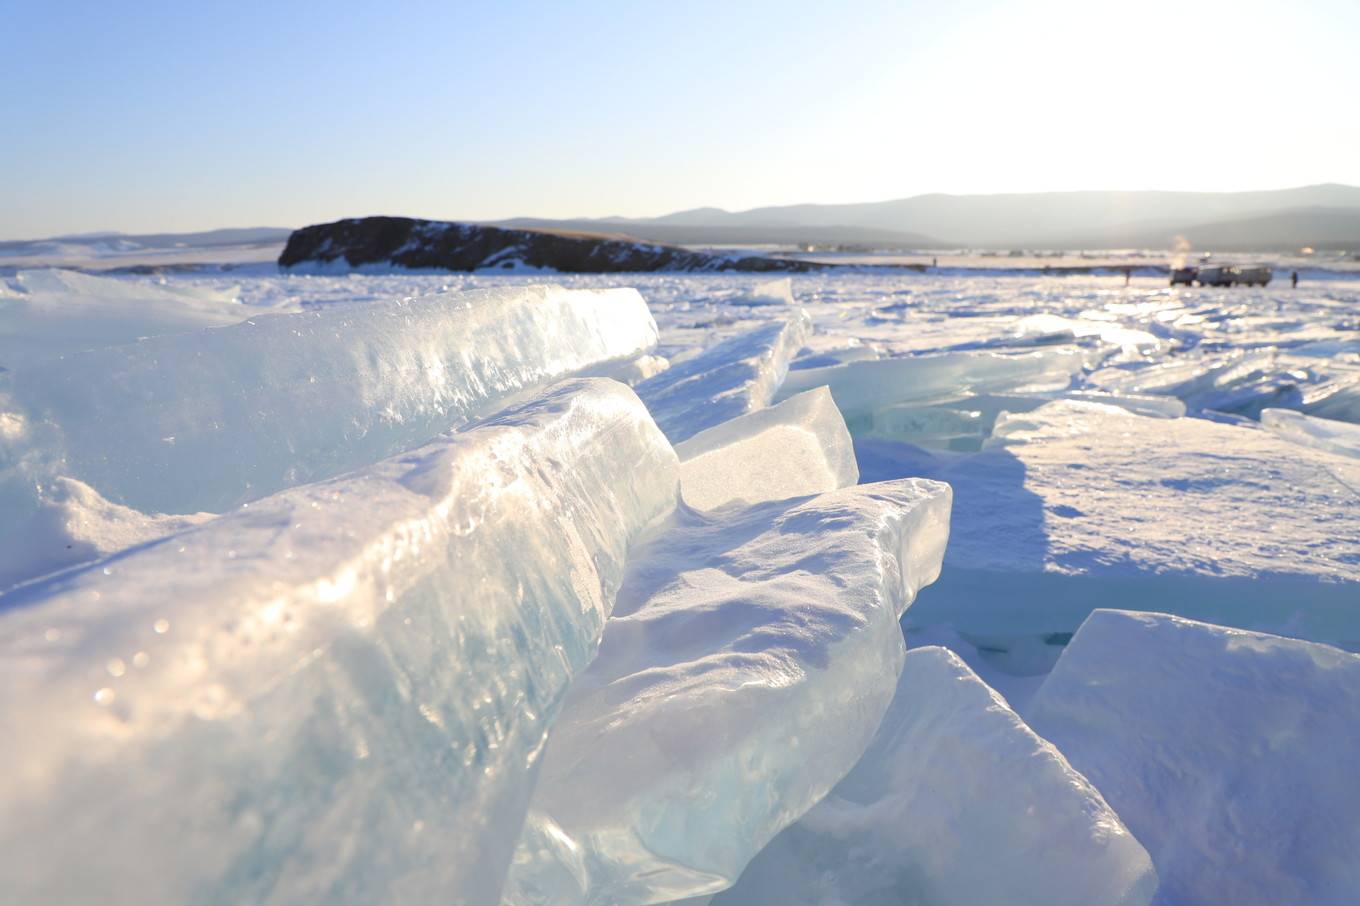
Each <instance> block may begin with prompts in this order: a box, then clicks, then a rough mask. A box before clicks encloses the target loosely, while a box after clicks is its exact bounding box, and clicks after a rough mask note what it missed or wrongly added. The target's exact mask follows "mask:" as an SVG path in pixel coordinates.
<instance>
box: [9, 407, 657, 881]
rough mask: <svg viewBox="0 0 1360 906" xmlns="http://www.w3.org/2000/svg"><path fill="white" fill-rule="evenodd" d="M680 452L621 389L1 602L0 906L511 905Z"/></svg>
mask: <svg viewBox="0 0 1360 906" xmlns="http://www.w3.org/2000/svg"><path fill="white" fill-rule="evenodd" d="M676 492H677V466H676V460H675V455H674V453H673V451H672V450H671V448H670V446H669V444H667V443H666V441H665V438H664V437H663V436H662V435H661V433H660V432H659V431H658V430H657V429H656V427H655V425H654V424H653V422H652V421H651V419H650V418H649V417H648V415H647V412H646V410H645V409H644V407H643V406H642V404H641V403H640V402H639V400H638V399H637V397H636V396H635V395H634V394H633V393H632V392H631V391H630V390H628V389H627V388H626V387H624V386H623V385H621V384H618V383H615V382H611V381H602V380H586V381H569V382H566V383H563V384H559V385H556V386H555V387H554V388H552V389H551V390H549V391H548V392H546V393H545V394H544V395H543V396H541V397H538V398H536V399H534V400H532V401H530V402H527V403H525V404H524V405H523V406H522V407H521V408H518V409H515V410H512V411H509V412H507V413H505V414H503V415H501V416H498V417H497V418H495V419H493V420H491V421H489V422H487V423H486V424H484V425H482V426H479V427H476V428H473V429H470V430H468V431H467V432H465V433H461V434H455V435H452V436H451V437H446V438H443V439H440V440H437V441H435V442H432V443H430V444H428V445H426V446H424V447H420V448H418V449H416V450H414V451H412V452H408V453H404V454H402V455H399V456H397V457H395V458H392V459H389V460H386V461H383V462H379V463H377V464H375V465H372V466H370V467H367V468H364V469H362V470H360V471H357V472H354V473H352V474H350V475H347V476H345V477H341V478H336V479H332V480H329V481H326V482H322V483H319V484H313V485H306V486H301V487H298V488H294V489H291V490H288V491H284V492H281V493H279V494H276V495H273V496H271V497H267V498H265V499H263V500H260V501H257V502H255V503H253V504H251V505H249V506H248V507H244V508H242V509H240V510H238V511H236V512H234V513H232V514H230V515H227V516H222V517H219V518H217V519H214V520H212V521H210V522H208V523H205V524H203V525H201V526H199V527H197V528H193V529H189V530H187V531H184V532H182V533H180V534H177V535H171V536H169V537H167V538H164V539H162V540H160V541H158V542H154V543H152V544H150V545H147V546H144V547H141V548H134V549H132V550H130V551H127V552H125V553H124V554H121V555H118V556H115V557H111V558H109V559H106V560H104V561H101V562H97V563H95V564H93V565H91V566H89V567H87V568H84V569H80V570H78V571H73V572H68V573H63V574H60V575H58V576H55V577H53V578H50V579H47V580H44V581H42V582H39V583H36V584H30V585H26V586H21V587H20V588H19V589H16V590H14V591H11V592H10V593H9V594H8V595H6V596H4V597H0V737H3V738H4V739H5V740H6V749H5V754H6V769H5V771H4V772H3V774H0V901H3V902H7V903H39V902H51V903H58V902H95V901H98V902H109V903H132V902H136V903H146V902H155V903H189V902H217V903H244V902H278V903H291V902H328V903H372V902H381V901H387V900H392V901H404V902H448V903H464V904H469V906H472V904H485V903H494V902H496V900H497V898H498V896H499V891H500V886H501V881H502V877H503V874H504V870H505V867H506V865H507V864H508V861H509V858H510V855H511V852H512V849H513V846H514V843H515V840H516V838H517V837H518V834H519V832H520V827H521V823H522V820H523V817H524V814H525V809H526V808H527V805H528V797H529V790H530V788H531V785H532V780H533V776H534V771H535V769H536V764H537V759H538V755H539V752H540V750H541V748H542V746H543V743H544V739H545V734H546V731H547V727H548V725H549V723H550V722H551V720H552V718H553V716H554V713H555V712H556V711H557V710H558V708H559V705H560V702H561V699H562V696H563V694H564V692H565V689H566V685H567V682H568V680H570V678H571V677H572V675H573V674H574V673H575V672H576V671H578V670H580V669H581V668H583V667H584V666H585V665H586V664H587V663H588V662H589V661H590V659H591V658H592V657H593V655H594V653H595V650H596V645H597V643H598V639H599V636H600V632H601V630H602V628H603V625H604V622H605V619H606V618H607V617H608V615H609V613H610V610H611V607H612V604H613V600H614V593H615V591H616V590H617V588H618V586H619V583H620V581H621V578H622V573H623V559H624V556H625V550H626V547H627V545H628V544H629V542H630V541H631V540H632V539H634V538H635V537H637V535H638V534H639V532H640V530H641V528H642V527H643V526H644V525H645V524H646V523H648V522H649V521H651V520H653V519H655V518H657V517H659V516H661V515H663V514H665V513H667V512H669V511H670V509H671V508H672V507H673V506H674V504H675V500H676Z"/></svg>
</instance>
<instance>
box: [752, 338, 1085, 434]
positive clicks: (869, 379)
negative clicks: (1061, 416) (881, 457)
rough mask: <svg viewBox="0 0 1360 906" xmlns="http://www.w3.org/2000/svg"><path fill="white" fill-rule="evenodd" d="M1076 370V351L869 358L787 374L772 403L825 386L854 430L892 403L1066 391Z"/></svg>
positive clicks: (1078, 362)
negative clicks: (858, 419) (1036, 389)
mask: <svg viewBox="0 0 1360 906" xmlns="http://www.w3.org/2000/svg"><path fill="white" fill-rule="evenodd" d="M1081 367H1082V356H1081V353H1080V351H1078V350H1073V349H1066V348H1061V347H1055V348H1053V349H1045V350H1042V351H1039V352H1030V353H1024V354H1021V355H998V354H996V353H990V352H958V353H945V354H943V355H926V356H915V357H909V358H895V359H875V360H869V361H860V362H850V363H848V364H845V365H831V366H828V367H825V368H805V369H801V370H796V371H791V372H790V373H789V376H788V379H787V380H785V381H784V384H783V386H781V387H780V389H779V393H778V395H777V397H776V398H777V399H785V398H787V397H790V396H792V395H794V394H795V393H801V392H803V391H804V390H810V389H812V388H813V387H820V386H822V385H826V386H828V387H830V388H831V395H832V396H833V397H835V399H836V405H838V406H839V407H840V409H841V412H843V413H845V416H846V420H847V422H849V423H850V424H851V426H852V430H854V418H852V416H859V415H865V414H869V413H873V412H874V410H876V409H882V408H886V407H888V406H892V405H895V404H900V403H905V402H927V401H946V400H952V399H959V398H961V397H965V396H967V395H968V394H970V393H983V392H997V391H1003V390H1008V389H1017V388H1020V387H1026V386H1044V387H1047V386H1052V387H1055V388H1056V387H1066V386H1067V384H1068V383H1069V382H1070V381H1071V378H1072V375H1074V374H1077V373H1078V372H1080V371H1081Z"/></svg>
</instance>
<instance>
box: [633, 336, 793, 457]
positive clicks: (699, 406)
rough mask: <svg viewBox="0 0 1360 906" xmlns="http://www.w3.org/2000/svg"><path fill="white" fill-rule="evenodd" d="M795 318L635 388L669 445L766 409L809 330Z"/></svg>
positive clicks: (723, 345) (713, 350)
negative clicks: (749, 413) (733, 419)
mask: <svg viewBox="0 0 1360 906" xmlns="http://www.w3.org/2000/svg"><path fill="white" fill-rule="evenodd" d="M809 326H810V325H809V322H808V317H807V315H806V314H804V313H802V312H801V311H799V312H798V313H796V314H794V315H792V316H790V317H787V318H779V319H776V320H773V321H767V322H765V323H763V324H761V325H760V326H759V327H753V328H751V329H749V330H747V331H744V332H742V333H740V334H738V335H736V336H733V337H730V338H728V339H726V340H723V341H722V342H720V343H718V344H717V345H715V346H713V347H712V348H710V349H707V350H705V351H704V352H702V353H700V354H699V355H696V356H694V357H692V358H689V359H685V360H684V361H682V362H679V363H677V364H673V365H672V366H671V367H670V368H668V369H666V370H665V371H663V372H661V373H660V374H658V375H656V376H655V377H652V378H648V379H647V380H645V381H642V382H641V383H639V384H638V385H637V392H638V396H640V397H642V401H643V402H644V403H646V404H647V408H648V409H649V410H651V413H652V417H653V418H655V419H656V423H657V424H658V425H659V426H660V427H661V430H662V431H664V432H665V433H666V436H667V437H669V438H670V439H671V442H672V443H679V442H680V441H682V440H688V439H689V438H691V437H693V436H694V435H695V434H698V433H699V432H700V431H703V430H704V429H705V428H712V427H713V426H715V425H718V424H721V423H722V422H725V421H727V420H728V419H732V418H735V417H737V416H738V415H745V414H746V413H748V412H753V411H755V410H756V409H760V408H762V407H764V406H768V405H769V404H770V400H771V399H772V398H773V397H774V394H775V390H776V389H778V387H779V385H780V383H781V382H782V381H783V380H784V375H785V374H786V373H787V372H788V370H789V360H790V359H792V358H793V355H794V353H796V352H797V351H798V350H799V349H800V348H802V346H803V342H804V340H805V339H806V338H807V335H808V330H809Z"/></svg>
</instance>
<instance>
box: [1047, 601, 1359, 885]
mask: <svg viewBox="0 0 1360 906" xmlns="http://www.w3.org/2000/svg"><path fill="white" fill-rule="evenodd" d="M1149 603H1150V604H1157V605H1159V604H1160V602H1159V601H1156V600H1155V599H1154V600H1152V601H1149ZM1352 603H1354V601H1352ZM1026 716H1027V717H1028V718H1029V720H1030V723H1031V724H1032V725H1033V727H1034V729H1035V730H1036V731H1038V732H1039V733H1040V734H1042V735H1043V736H1044V737H1045V738H1047V739H1049V740H1051V741H1052V742H1053V743H1054V744H1056V745H1057V746H1058V748H1059V749H1061V750H1062V753H1063V754H1064V755H1066V756H1067V758H1068V759H1069V760H1070V761H1071V762H1072V765H1073V766H1074V767H1076V768H1077V769H1078V770H1080V771H1081V772H1082V773H1084V774H1085V775H1086V776H1087V777H1088V778H1090V780H1091V782H1093V783H1094V784H1095V785H1096V786H1097V787H1099V789H1100V791H1101V792H1102V793H1103V794H1104V795H1105V798H1106V799H1107V800H1109V802H1110V804H1111V805H1112V806H1114V808H1115V810H1116V811H1117V812H1119V815H1120V817H1122V818H1123V819H1124V822H1125V823H1126V824H1127V825H1128V826H1129V829H1130V830H1132V831H1133V833H1134V834H1135V835H1136V836H1137V837H1138V839H1139V840H1140V841H1142V843H1143V845H1144V846H1146V847H1147V848H1148V852H1149V853H1151V855H1152V860H1153V862H1154V863H1155V864H1156V866H1157V872H1158V874H1159V875H1160V876H1161V883H1162V887H1161V893H1160V894H1159V896H1158V899H1157V902H1160V903H1165V904H1168V906H1170V904H1176V906H1196V904H1205V906H1209V904H1215V906H1217V904H1221V903H1233V904H1238V906H1254V904H1260V906H1267V904H1269V906H1275V904H1280V903H1309V904H1316V906H1342V904H1350V903H1354V902H1355V895H1356V891H1357V890H1360V859H1357V858H1356V853H1360V821H1357V819H1356V816H1357V815H1360V784H1357V783H1356V782H1355V753H1356V752H1357V751H1360V657H1356V656H1355V655H1352V654H1346V653H1344V652H1341V651H1338V650H1336V649H1335V648H1331V647H1328V646H1326V645H1317V644H1312V643H1308V642H1300V641H1297V640H1294V639H1285V638H1279V637H1277V636H1270V635H1263V634H1258V633H1252V632H1242V631H1239V630H1233V629H1225V628H1223V627H1221V626H1211V625H1209V624H1206V623H1196V622H1192V621H1189V620H1183V619H1179V618H1177V617H1171V616H1165V615H1162V614H1149V613H1130V612H1124V611H1110V610H1098V611H1096V612H1095V613H1093V614H1092V615H1091V617H1090V618H1089V619H1088V620H1087V621H1086V622H1085V623H1084V624H1082V627H1081V629H1080V630H1079V631H1078V632H1077V634H1076V635H1075V636H1074V637H1073V639H1072V642H1071V644H1070V645H1068V646H1067V650H1066V651H1065V652H1064V653H1063V655H1062V657H1061V658H1060V659H1059V661H1058V664H1057V667H1056V668H1055V669H1054V671H1053V673H1052V674H1051V675H1050V676H1049V677H1048V679H1047V680H1045V681H1044V684H1043V686H1041V687H1040V689H1039V692H1038V694H1037V696H1036V697H1035V699H1034V700H1033V702H1032V703H1031V705H1030V707H1029V709H1028V710H1027V712H1026Z"/></svg>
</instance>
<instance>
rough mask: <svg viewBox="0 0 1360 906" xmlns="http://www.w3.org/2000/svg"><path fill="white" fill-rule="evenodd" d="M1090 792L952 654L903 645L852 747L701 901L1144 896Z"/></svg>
mask: <svg viewBox="0 0 1360 906" xmlns="http://www.w3.org/2000/svg"><path fill="white" fill-rule="evenodd" d="M1156 889H1157V875H1156V872H1155V871H1154V870H1153V868H1152V862H1151V861H1150V860H1149V858H1148V854H1147V852H1146V850H1144V849H1143V847H1142V846H1141V845H1140V844H1139V842H1138V841H1137V840H1135V839H1134V837H1133V835H1131V834H1130V833H1129V832H1128V830H1127V829H1126V828H1125V827H1124V825H1123V823H1122V822H1121V821H1120V820H1119V816H1117V815H1116V814H1115V813H1114V811H1113V810H1111V808H1110V807H1109V805H1108V804H1106V802H1105V800H1104V799H1103V798H1101V795H1100V793H1099V792H1097V791H1096V789H1095V788H1094V787H1093V786H1092V785H1091V784H1090V783H1089V782H1088V781H1087V780H1086V778H1084V777H1082V776H1081V774H1079V773H1077V771H1076V770H1074V769H1073V768H1072V766H1071V765H1070V764H1068V762H1067V759H1066V758H1064V757H1063V755H1062V753H1061V752H1059V751H1058V750H1057V749H1055V748H1054V747H1053V746H1052V745H1050V744H1049V743H1047V742H1045V741H1044V740H1043V739H1041V738H1039V737H1038V736H1036V735H1035V733H1034V731H1032V730H1031V729H1030V728H1029V727H1028V726H1026V725H1025V723H1024V721H1022V720H1021V719H1020V718H1019V716H1017V715H1016V713H1015V712H1014V711H1012V710H1011V709H1010V708H1009V707H1008V706H1007V705H1006V703H1005V702H1004V701H1003V700H1002V699H1001V697H1000V696H999V695H997V694H996V693H995V692H993V691H992V690H991V689H989V688H988V687H987V686H986V684H984V683H983V682H982V681H981V680H980V679H978V677H977V676H976V675H975V674H974V673H973V671H971V670H970V669H968V667H967V666H966V665H965V664H964V663H963V662H962V661H960V660H959V659H958V657H957V656H956V655H954V654H953V653H952V652H951V651H949V650H948V649H945V648H938V647H927V648H914V649H912V650H911V651H909V652H907V657H906V664H905V666H904V667H903V669H902V675H901V677H900V678H899V679H898V682H897V692H896V695H895V696H894V697H893V702H892V705H891V707H890V708H889V710H888V713H887V715H886V716H885V717H884V719H883V723H882V724H881V725H880V726H879V728H878V733H877V735H876V736H875V737H874V740H873V742H872V743H871V744H870V745H869V748H868V749H867V750H866V751H865V753H864V756H863V757H862V758H861V759H860V760H859V763H858V764H857V765H855V768H854V770H852V771H851V772H850V773H849V775H847V776H846V777H845V779H844V780H842V781H841V782H840V783H839V784H837V786H836V788H835V789H834V790H832V792H831V793H830V794H829V795H828V796H827V797H826V798H825V799H823V800H822V801H821V802H820V803H818V804H817V805H816V806H814V807H813V809H812V810H811V811H810V812H808V813H807V814H806V815H804V816H803V818H802V819H800V820H799V821H798V822H797V823H795V824H793V825H792V826H790V827H789V828H787V829H786V830H784V831H783V832H782V833H781V834H780V835H779V836H778V837H776V838H775V839H774V841H773V842H771V843H770V845H769V846H767V847H766V848H765V849H764V850H762V851H761V853H760V854H759V855H758V856H756V858H755V859H754V860H753V861H752V862H751V864H750V865H749V866H748V867H747V869H746V871H745V872H744V873H743V874H742V876H741V881H740V882H739V883H738V884H737V885H736V887H734V888H733V889H732V890H729V891H725V892H723V893H720V894H718V896H717V897H715V898H714V899H713V906H768V904H772V903H778V904H780V906H822V904H828V903H838V904H839V903H844V904H864V903H880V902H881V903H888V902H892V903H920V904H929V906H978V904H986V903H1005V904H1008V906H1090V904H1094V903H1100V904H1111V906H1135V904H1137V906H1146V904H1147V903H1148V902H1149V901H1150V900H1151V898H1152V895H1153V892H1154V891H1155V890H1156Z"/></svg>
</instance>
